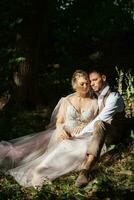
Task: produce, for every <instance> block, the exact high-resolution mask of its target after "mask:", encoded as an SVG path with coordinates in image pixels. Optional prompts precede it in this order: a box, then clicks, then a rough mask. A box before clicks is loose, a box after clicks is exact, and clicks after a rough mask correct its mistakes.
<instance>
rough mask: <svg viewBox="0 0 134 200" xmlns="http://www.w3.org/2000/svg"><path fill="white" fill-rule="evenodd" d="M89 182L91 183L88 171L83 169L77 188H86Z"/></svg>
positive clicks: (76, 184) (76, 183)
mask: <svg viewBox="0 0 134 200" xmlns="http://www.w3.org/2000/svg"><path fill="white" fill-rule="evenodd" d="M88 182H89V175H88V170H86V169H83V170H81V172H80V174H79V176H78V178H77V179H76V182H75V186H76V187H84V186H86V185H87V184H88Z"/></svg>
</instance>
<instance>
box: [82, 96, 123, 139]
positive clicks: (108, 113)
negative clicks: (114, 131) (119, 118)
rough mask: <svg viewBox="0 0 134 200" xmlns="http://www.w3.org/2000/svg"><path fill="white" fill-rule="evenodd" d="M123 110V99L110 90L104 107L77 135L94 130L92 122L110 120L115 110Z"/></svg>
mask: <svg viewBox="0 0 134 200" xmlns="http://www.w3.org/2000/svg"><path fill="white" fill-rule="evenodd" d="M123 110H124V101H123V98H122V97H121V95H120V94H119V93H118V92H112V93H110V95H109V96H108V98H107V100H106V103H105V107H104V108H103V110H102V111H101V112H100V113H99V115H98V116H97V117H96V118H95V119H94V120H93V121H92V122H90V123H89V124H88V125H87V126H86V127H85V128H84V129H83V130H82V131H81V132H80V133H79V136H82V135H84V134H86V133H89V132H93V131H94V123H95V122H96V121H98V120H101V121H104V122H106V121H108V120H110V119H111V118H112V117H113V116H114V115H115V114H116V113H117V112H122V111H123Z"/></svg>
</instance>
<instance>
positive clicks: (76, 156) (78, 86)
mask: <svg viewBox="0 0 134 200" xmlns="http://www.w3.org/2000/svg"><path fill="white" fill-rule="evenodd" d="M72 87H73V90H74V91H75V92H74V93H72V94H70V95H68V96H66V97H62V98H61V99H60V101H59V102H58V104H57V105H56V107H55V109H54V111H53V113H52V116H51V124H53V126H50V127H51V128H48V129H47V130H45V131H42V132H40V133H36V134H32V135H28V136H24V137H21V138H17V139H13V140H10V141H8V142H6V141H1V142H0V167H1V168H2V169H3V170H5V173H7V174H10V175H12V176H13V177H14V178H15V179H16V181H17V182H18V183H19V184H20V185H23V186H25V187H29V186H34V187H35V188H37V187H41V186H42V185H43V184H45V182H48V180H49V181H52V180H54V179H56V178H57V177H59V176H61V175H63V174H67V173H69V172H71V171H79V176H78V178H77V180H76V182H75V185H76V186H77V187H81V186H85V185H87V184H88V182H89V174H90V172H91V170H92V168H93V166H94V165H95V163H96V162H97V160H98V158H99V156H100V155H101V154H103V153H104V152H106V145H105V144H114V143H117V142H118V141H119V140H120V138H121V116H122V113H123V110H124V102H123V99H122V97H121V96H120V94H119V93H118V92H112V91H111V90H110V87H109V85H108V82H107V77H106V75H105V74H104V73H102V72H100V71H99V70H98V69H97V70H96V69H93V70H92V71H90V72H89V74H87V73H86V72H84V71H83V70H76V71H75V72H74V74H73V76H72ZM93 93H94V94H93Z"/></svg>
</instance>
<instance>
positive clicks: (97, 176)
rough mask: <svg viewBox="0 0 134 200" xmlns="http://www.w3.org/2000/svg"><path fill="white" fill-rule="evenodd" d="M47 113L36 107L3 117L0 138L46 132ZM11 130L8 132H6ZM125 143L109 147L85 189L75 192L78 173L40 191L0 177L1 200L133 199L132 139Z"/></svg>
mask: <svg viewBox="0 0 134 200" xmlns="http://www.w3.org/2000/svg"><path fill="white" fill-rule="evenodd" d="M49 117H50V109H47V108H45V107H42V106H41V107H38V108H37V109H36V111H35V110H34V111H27V110H23V111H22V110H20V111H16V112H11V111H10V112H9V113H6V114H4V115H3V116H2V117H1V120H0V130H1V137H2V138H4V139H11V138H15V137H19V136H22V135H26V134H30V133H33V132H38V131H41V130H43V129H45V125H46V124H48V122H49ZM9 130H10V131H9ZM128 134H129V135H130V137H129V138H128V139H126V141H125V142H124V143H120V144H119V145H117V146H115V145H111V146H108V150H109V153H108V154H107V155H106V156H103V157H102V158H101V160H100V162H99V163H98V164H97V166H96V168H95V169H94V170H93V171H92V174H91V175H92V180H91V181H90V182H89V184H88V185H87V186H86V187H84V188H77V187H76V186H75V180H76V178H77V176H78V173H70V174H68V175H65V176H62V177H60V178H58V179H56V180H55V181H53V183H52V184H50V183H48V184H47V185H44V186H43V187H42V188H41V189H40V190H39V191H38V190H35V189H34V188H32V187H30V188H24V187H22V186H20V185H19V184H17V182H16V181H15V180H14V179H13V178H12V177H11V176H7V175H4V174H3V173H2V172H1V173H0V200H51V199H55V200H86V199H91V200H99V199H104V200H126V199H127V200H129V199H133V197H134V173H133V172H134V143H133V139H134V135H133V131H131V133H128Z"/></svg>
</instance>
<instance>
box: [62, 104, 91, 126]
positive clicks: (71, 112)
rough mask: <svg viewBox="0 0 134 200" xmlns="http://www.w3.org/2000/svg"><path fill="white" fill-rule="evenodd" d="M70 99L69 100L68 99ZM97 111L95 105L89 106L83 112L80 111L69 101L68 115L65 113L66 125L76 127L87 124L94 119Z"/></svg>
mask: <svg viewBox="0 0 134 200" xmlns="http://www.w3.org/2000/svg"><path fill="white" fill-rule="evenodd" d="M67 101H68V100H67ZM94 114H95V111H94V109H93V107H92V106H91V104H90V106H89V108H88V109H87V110H85V111H83V112H82V113H80V112H79V111H78V110H77V109H76V108H75V107H74V106H73V105H72V104H71V103H70V101H68V102H67V108H66V115H65V125H66V126H69V127H70V128H74V127H76V126H80V125H84V124H85V125H86V124H87V123H89V122H90V120H91V119H93V117H94Z"/></svg>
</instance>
